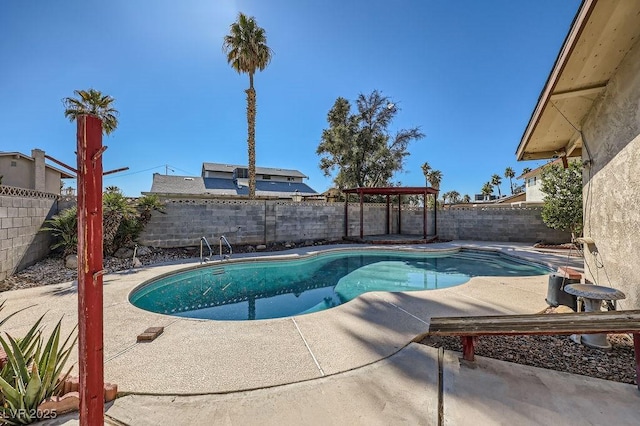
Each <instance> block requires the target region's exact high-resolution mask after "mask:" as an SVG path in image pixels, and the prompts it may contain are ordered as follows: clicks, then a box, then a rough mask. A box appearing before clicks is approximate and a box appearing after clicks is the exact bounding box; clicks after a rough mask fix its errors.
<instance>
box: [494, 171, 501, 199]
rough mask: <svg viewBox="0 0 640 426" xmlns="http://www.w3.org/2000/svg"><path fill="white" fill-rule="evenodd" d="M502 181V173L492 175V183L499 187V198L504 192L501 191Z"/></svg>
mask: <svg viewBox="0 0 640 426" xmlns="http://www.w3.org/2000/svg"><path fill="white" fill-rule="evenodd" d="M501 183H502V178H501V177H500V175H493V176H491V185H493V186H496V187H498V198H502V192H501V191H500V184H501Z"/></svg>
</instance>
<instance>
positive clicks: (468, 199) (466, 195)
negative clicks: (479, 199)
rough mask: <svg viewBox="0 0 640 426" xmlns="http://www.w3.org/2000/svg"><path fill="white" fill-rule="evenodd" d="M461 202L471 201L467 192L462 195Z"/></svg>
mask: <svg viewBox="0 0 640 426" xmlns="http://www.w3.org/2000/svg"><path fill="white" fill-rule="evenodd" d="M462 202H463V203H470V202H471V197H470V196H469V194H464V196H463V197H462Z"/></svg>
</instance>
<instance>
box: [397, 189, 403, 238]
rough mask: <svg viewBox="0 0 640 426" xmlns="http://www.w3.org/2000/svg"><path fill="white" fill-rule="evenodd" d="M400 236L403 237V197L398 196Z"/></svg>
mask: <svg viewBox="0 0 640 426" xmlns="http://www.w3.org/2000/svg"><path fill="white" fill-rule="evenodd" d="M398 235H402V195H400V194H398Z"/></svg>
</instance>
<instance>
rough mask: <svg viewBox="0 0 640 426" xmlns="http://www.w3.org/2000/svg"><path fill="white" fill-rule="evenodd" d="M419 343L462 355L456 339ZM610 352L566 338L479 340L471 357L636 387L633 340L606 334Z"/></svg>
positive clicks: (439, 339) (426, 339)
mask: <svg viewBox="0 0 640 426" xmlns="http://www.w3.org/2000/svg"><path fill="white" fill-rule="evenodd" d="M420 343H422V344H424V345H428V346H433V347H436V348H439V347H443V348H445V349H447V350H451V351H457V352H462V343H461V340H460V338H458V337H440V336H427V337H425V338H424V340H422V341H421V342H420ZM609 343H611V346H612V348H611V350H610V351H602V350H598V349H591V348H588V347H586V346H584V345H581V344H578V343H575V342H574V341H573V340H571V339H570V338H569V336H564V335H563V336H482V337H480V338H479V339H478V341H477V343H476V347H475V354H476V355H479V356H485V357H488V358H494V359H499V360H502V361H509V362H514V363H517V364H524V365H530V366H533V367H540V368H548V369H550V370H556V371H564V372H567V373H573V374H582V375H584V376H589V377H597V378H599V379H606V380H613V381H615V382H621V383H630V384H636V371H635V365H636V364H635V357H634V352H633V338H632V337H631V336H630V335H628V334H610V335H609Z"/></svg>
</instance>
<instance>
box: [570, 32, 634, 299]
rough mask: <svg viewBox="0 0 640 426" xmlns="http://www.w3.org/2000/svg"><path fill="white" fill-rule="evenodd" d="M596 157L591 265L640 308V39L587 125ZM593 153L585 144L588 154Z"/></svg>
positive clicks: (588, 177)
mask: <svg viewBox="0 0 640 426" xmlns="http://www.w3.org/2000/svg"><path fill="white" fill-rule="evenodd" d="M582 130H583V143H584V144H586V145H587V147H588V149H589V152H590V153H591V156H592V158H591V160H592V163H591V165H590V167H585V170H584V184H585V185H584V189H583V197H584V208H585V215H584V219H585V220H584V224H585V230H584V235H585V236H588V237H591V238H593V239H594V241H595V245H594V246H593V247H592V250H590V251H589V250H587V251H586V253H587V254H586V256H585V270H586V272H587V274H588V277H589V278H590V279H591V280H592V281H593V282H594V283H596V284H600V285H604V286H611V287H614V288H617V289H620V290H622V291H623V292H625V293H626V295H627V299H626V300H624V301H622V302H620V307H621V308H623V309H631V308H635V309H638V308H640V268H638V264H639V262H640V243H639V241H638V237H639V236H640V208H639V206H640V172H639V166H640V43H638V42H636V44H635V46H634V47H633V48H632V49H631V51H629V53H628V54H627V56H626V57H625V59H624V60H623V62H622V63H621V64H620V67H619V68H618V71H617V73H616V74H615V76H614V77H613V78H612V79H611V80H610V81H609V83H608V84H607V87H606V89H605V92H604V93H603V94H602V96H601V98H600V99H598V100H597V101H596V103H595V104H594V107H593V108H592V110H591V111H590V112H589V114H588V115H587V117H586V118H585V121H584V123H583V125H582ZM588 159H589V156H588V154H587V152H586V150H585V149H583V160H588Z"/></svg>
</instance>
